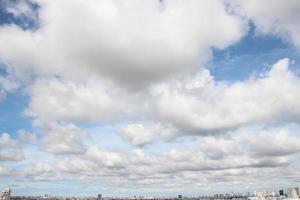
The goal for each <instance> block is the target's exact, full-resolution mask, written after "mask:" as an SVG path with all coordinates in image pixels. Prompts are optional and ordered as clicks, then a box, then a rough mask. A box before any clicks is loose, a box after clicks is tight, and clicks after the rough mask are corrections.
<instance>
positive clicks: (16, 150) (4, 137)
mask: <svg viewBox="0 0 300 200" xmlns="http://www.w3.org/2000/svg"><path fill="white" fill-rule="evenodd" d="M22 159H23V152H22V149H21V148H20V146H19V144H18V142H17V141H16V140H15V139H13V138H11V136H10V135H9V134H8V133H2V134H1V136H0V160H1V161H21V160H22Z"/></svg>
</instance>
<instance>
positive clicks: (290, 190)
mask: <svg viewBox="0 0 300 200" xmlns="http://www.w3.org/2000/svg"><path fill="white" fill-rule="evenodd" d="M287 196H288V198H292V199H297V198H298V191H297V188H294V187H293V188H288V190H287Z"/></svg>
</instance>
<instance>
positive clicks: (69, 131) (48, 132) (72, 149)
mask: <svg viewBox="0 0 300 200" xmlns="http://www.w3.org/2000/svg"><path fill="white" fill-rule="evenodd" d="M36 125H37V124H36ZM37 126H39V128H40V129H41V131H42V132H43V136H42V138H41V139H40V141H39V143H40V144H41V145H42V147H43V148H44V149H45V150H46V151H48V152H50V153H53V154H81V153H84V152H85V150H86V148H85V145H84V144H83V138H84V137H85V136H87V132H86V131H84V130H82V129H80V128H78V127H77V126H75V125H73V124H64V123H59V122H45V121H43V122H42V123H40V122H39V124H38V125H37Z"/></svg>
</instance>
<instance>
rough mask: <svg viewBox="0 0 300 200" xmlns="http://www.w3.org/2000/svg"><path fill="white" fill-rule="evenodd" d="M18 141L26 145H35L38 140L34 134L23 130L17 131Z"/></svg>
mask: <svg viewBox="0 0 300 200" xmlns="http://www.w3.org/2000/svg"><path fill="white" fill-rule="evenodd" d="M17 138H18V140H19V141H20V142H22V143H26V144H37V142H38V138H37V136H36V135H35V134H34V133H30V132H28V131H26V130H24V129H20V130H19V131H18V137H17Z"/></svg>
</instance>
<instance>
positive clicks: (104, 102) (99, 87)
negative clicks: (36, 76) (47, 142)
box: [26, 79, 120, 122]
mask: <svg viewBox="0 0 300 200" xmlns="http://www.w3.org/2000/svg"><path fill="white" fill-rule="evenodd" d="M113 92H114V91H112V90H111V89H110V88H105V87H104V85H103V84H102V82H87V83H82V84H80V83H75V82H72V81H60V80H57V79H50V80H37V81H36V82H35V84H34V86H33V87H32V90H31V101H30V105H29V109H28V110H27V111H26V113H27V115H29V116H33V117H40V118H43V119H46V120H57V119H58V120H60V119H64V120H66V121H73V122H99V121H104V122H109V121H112V120H114V118H115V117H117V114H118V113H117V111H119V110H118V107H120V106H119V103H118V101H119V99H114V96H113V95H114V93H113ZM116 98H118V97H116ZM45 105H46V106H45Z"/></svg>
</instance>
